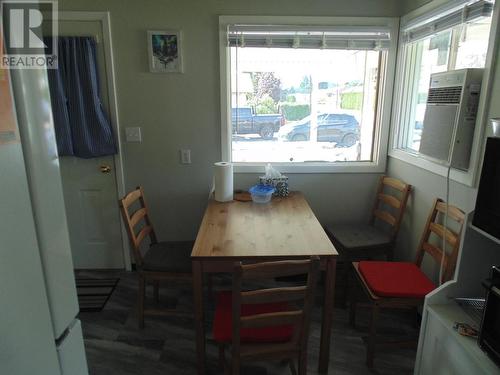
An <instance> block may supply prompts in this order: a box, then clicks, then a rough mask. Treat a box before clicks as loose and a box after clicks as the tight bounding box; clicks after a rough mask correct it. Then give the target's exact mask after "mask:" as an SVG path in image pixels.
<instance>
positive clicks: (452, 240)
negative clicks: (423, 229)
mask: <svg viewBox="0 0 500 375" xmlns="http://www.w3.org/2000/svg"><path fill="white" fill-rule="evenodd" d="M429 229H430V230H431V231H432V232H433V233H435V234H437V235H438V236H439V237H441V238H443V237H444V236H445V229H444V226H442V225H441V224H438V223H430V224H429ZM446 242H448V243H449V244H450V245H451V246H455V245H456V244H457V242H458V235H457V234H456V233H455V232H454V231H452V230H451V229H449V228H446Z"/></svg>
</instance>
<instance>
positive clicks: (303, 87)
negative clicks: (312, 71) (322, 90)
mask: <svg viewBox="0 0 500 375" xmlns="http://www.w3.org/2000/svg"><path fill="white" fill-rule="evenodd" d="M299 90H300V91H301V92H303V93H308V92H311V77H309V76H304V77H303V78H302V81H301V82H300V86H299Z"/></svg>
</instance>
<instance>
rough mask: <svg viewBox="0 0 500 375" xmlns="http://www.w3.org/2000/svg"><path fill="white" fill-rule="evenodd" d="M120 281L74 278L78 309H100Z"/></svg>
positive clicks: (117, 279)
mask: <svg viewBox="0 0 500 375" xmlns="http://www.w3.org/2000/svg"><path fill="white" fill-rule="evenodd" d="M118 281H120V279H119V278H116V279H90V278H77V279H76V293H77V295H78V304H79V305H80V311H101V310H102V309H103V308H104V306H105V305H106V302H108V299H109V297H111V294H112V293H113V290H115V287H116V285H117V284H118Z"/></svg>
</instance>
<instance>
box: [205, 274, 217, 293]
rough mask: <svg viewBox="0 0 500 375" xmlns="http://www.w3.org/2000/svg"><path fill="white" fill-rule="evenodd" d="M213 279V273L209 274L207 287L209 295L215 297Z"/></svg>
mask: <svg viewBox="0 0 500 375" xmlns="http://www.w3.org/2000/svg"><path fill="white" fill-rule="evenodd" d="M213 286H214V285H213V281H212V274H210V273H209V274H208V275H207V289H208V295H209V296H210V298H214V296H215V295H214V289H213Z"/></svg>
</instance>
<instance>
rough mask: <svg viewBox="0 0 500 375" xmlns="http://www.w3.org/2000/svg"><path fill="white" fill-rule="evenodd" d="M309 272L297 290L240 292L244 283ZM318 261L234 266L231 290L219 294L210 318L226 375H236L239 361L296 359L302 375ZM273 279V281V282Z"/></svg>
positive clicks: (238, 369) (303, 372) (282, 288)
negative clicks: (228, 361)
mask: <svg viewBox="0 0 500 375" xmlns="http://www.w3.org/2000/svg"><path fill="white" fill-rule="evenodd" d="M301 274H308V277H307V284H306V285H302V286H293V287H281V288H269V289H256V290H251V291H242V282H243V281H247V280H262V279H274V278H275V277H282V276H291V275H301ZM318 274H319V259H318V258H317V257H313V258H311V259H310V260H290V261H279V262H267V263H256V264H249V265H242V264H241V262H238V263H236V264H235V266H234V274H233V289H232V292H220V293H219V294H218V295H217V305H216V311H215V316H214V324H213V336H214V339H215V341H216V342H218V343H219V359H220V363H221V365H222V366H225V367H226V370H227V369H228V368H230V369H231V371H230V373H231V374H233V375H238V374H239V373H240V363H241V362H242V361H251V360H262V359H273V358H274V359H280V360H288V361H290V362H289V364H290V369H291V371H292V373H293V374H295V365H294V362H293V359H297V360H298V369H299V372H298V373H299V374H301V375H302V374H306V369H307V341H308V336H309V325H310V320H311V317H310V314H311V310H312V307H313V305H314V290H315V287H316V282H317V279H318ZM273 281H274V280H273ZM229 344H231V345H232V347H231V364H230V366H226V361H225V347H226V345H229Z"/></svg>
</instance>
